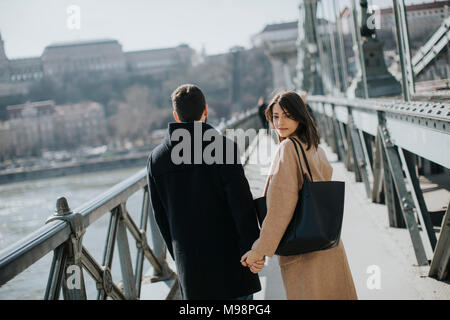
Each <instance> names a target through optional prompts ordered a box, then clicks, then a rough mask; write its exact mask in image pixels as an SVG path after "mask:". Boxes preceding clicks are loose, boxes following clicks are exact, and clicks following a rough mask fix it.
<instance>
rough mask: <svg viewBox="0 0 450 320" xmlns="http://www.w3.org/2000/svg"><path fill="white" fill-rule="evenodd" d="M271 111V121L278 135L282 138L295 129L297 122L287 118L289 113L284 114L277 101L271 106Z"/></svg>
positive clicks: (288, 135)
mask: <svg viewBox="0 0 450 320" xmlns="http://www.w3.org/2000/svg"><path fill="white" fill-rule="evenodd" d="M272 111H273V118H272V121H273V125H274V127H275V130H276V131H277V133H278V135H279V136H280V137H282V138H287V137H290V136H291V135H292V134H293V133H294V132H295V131H296V130H297V128H298V124H299V122H298V121H296V120H294V119H291V118H289V117H290V114H286V113H285V112H284V110H283V109H281V106H280V105H279V104H278V103H276V104H275V105H274V106H273V110H272Z"/></svg>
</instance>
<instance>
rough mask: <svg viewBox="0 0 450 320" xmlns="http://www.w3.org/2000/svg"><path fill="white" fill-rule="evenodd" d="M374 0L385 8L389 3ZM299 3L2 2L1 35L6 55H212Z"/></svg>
mask: <svg viewBox="0 0 450 320" xmlns="http://www.w3.org/2000/svg"><path fill="white" fill-rule="evenodd" d="M426 1H427V0H423V1H420V0H419V1H416V0H408V1H407V2H408V3H411V2H415V3H417V2H426ZM337 2H339V3H340V4H341V5H343V4H344V3H345V2H350V0H337ZM356 2H357V3H359V0H356ZM373 3H375V4H379V5H380V6H382V7H383V6H387V5H389V4H390V3H392V1H390V0H374V1H373ZM298 4H299V0H0V33H1V35H2V38H3V40H4V41H5V47H6V54H7V56H8V57H9V58H19V57H28V56H39V55H41V54H42V52H43V50H44V48H45V46H47V45H49V44H50V43H53V42H62V41H77V40H93V39H105V38H109V39H117V40H119V42H120V43H121V44H122V46H123V50H125V51H131V50H141V49H153V48H164V47H172V46H176V45H179V44H181V43H187V44H189V45H190V46H191V47H193V48H195V49H196V50H200V49H201V48H202V46H204V47H205V49H206V53H207V54H215V53H222V52H226V51H228V50H229V48H231V47H233V46H235V45H242V46H244V47H249V46H250V37H251V36H252V35H254V34H256V33H258V32H260V31H261V30H262V29H263V28H264V26H265V25H267V24H271V23H279V22H289V21H294V20H297V16H298V9H297V7H298ZM71 5H75V6H77V7H78V8H79V9H80V19H79V22H80V24H79V27H80V28H79V29H78V28H77V26H78V24H77V21H78V20H77V19H76V14H75V13H68V12H67V10H68V8H70V6H71ZM68 22H69V25H70V26H71V27H68V26H67V25H68Z"/></svg>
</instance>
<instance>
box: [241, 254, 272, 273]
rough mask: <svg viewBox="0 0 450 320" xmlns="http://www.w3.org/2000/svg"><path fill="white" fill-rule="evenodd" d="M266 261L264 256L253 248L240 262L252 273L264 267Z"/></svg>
mask: <svg viewBox="0 0 450 320" xmlns="http://www.w3.org/2000/svg"><path fill="white" fill-rule="evenodd" d="M265 262H266V259H265V256H263V255H261V254H259V253H258V252H256V251H254V250H250V251H248V252H247V253H246V254H244V255H243V256H242V258H241V264H242V265H243V266H244V267H249V268H250V271H251V272H253V273H258V272H260V271H261V270H262V269H263V268H264V263H265Z"/></svg>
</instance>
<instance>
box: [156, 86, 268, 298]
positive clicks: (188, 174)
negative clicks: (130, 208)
mask: <svg viewBox="0 0 450 320" xmlns="http://www.w3.org/2000/svg"><path fill="white" fill-rule="evenodd" d="M172 104H173V107H174V118H175V120H176V121H177V122H175V123H170V124H169V128H168V134H167V136H166V137H165V140H164V141H163V143H162V144H160V145H159V146H157V147H156V148H155V149H154V150H153V152H152V153H151V154H150V157H149V160H148V164H147V168H148V172H149V175H148V181H149V188H150V195H151V202H152V206H153V212H154V214H155V219H156V221H157V224H158V226H159V229H160V231H161V234H162V236H163V238H164V240H165V242H166V245H167V248H168V250H169V252H170V254H171V256H172V257H173V259H174V260H175V263H176V267H177V273H178V277H179V282H180V289H181V294H182V297H183V299H251V298H252V295H253V293H255V292H257V291H259V290H261V285H260V282H259V278H258V276H257V275H256V274H253V273H252V272H251V271H250V270H249V268H246V267H243V266H242V265H241V263H240V258H241V256H242V255H243V254H244V253H246V252H247V251H248V250H250V248H251V246H252V244H253V242H254V241H255V240H256V239H257V238H258V235H259V229H258V224H257V220H256V213H255V208H254V204H253V198H252V194H251V191H250V187H249V184H248V181H247V179H246V177H245V175H244V170H243V167H242V165H241V164H240V162H239V153H238V150H237V145H236V144H235V143H234V142H232V141H231V140H229V139H226V138H225V137H223V136H222V135H220V134H219V133H218V132H217V131H216V130H214V128H213V127H212V126H210V125H209V124H206V118H207V115H208V106H207V105H206V102H205V98H204V96H203V93H202V92H201V90H200V89H199V88H198V87H196V86H193V85H183V86H181V87H179V88H177V89H176V90H175V91H174V92H173V94H172ZM206 136H209V138H207V137H206ZM212 136H214V139H212V138H211V137H212ZM219 142H221V143H222V144H220V143H219ZM213 143H215V145H216V146H219V147H218V148H215V151H214V152H212V151H211V144H213ZM230 146H231V148H230ZM230 153H231V154H230ZM208 155H209V156H208ZM212 159H213V160H215V162H213V163H212V161H211V160H212ZM230 160H231V161H230Z"/></svg>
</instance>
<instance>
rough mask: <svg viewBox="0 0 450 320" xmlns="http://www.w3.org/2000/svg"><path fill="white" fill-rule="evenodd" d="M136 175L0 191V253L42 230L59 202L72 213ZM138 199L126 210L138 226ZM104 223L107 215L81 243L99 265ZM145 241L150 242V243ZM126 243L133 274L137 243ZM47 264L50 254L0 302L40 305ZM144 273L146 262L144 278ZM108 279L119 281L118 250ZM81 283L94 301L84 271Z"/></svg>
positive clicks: (9, 286) (1, 292)
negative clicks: (61, 199) (36, 301)
mask: <svg viewBox="0 0 450 320" xmlns="http://www.w3.org/2000/svg"><path fill="white" fill-rule="evenodd" d="M140 169H141V168H128V169H119V170H111V171H102V172H97V173H86V174H80V175H73V176H66V177H58V178H48V179H41V180H33V181H26V182H18V183H11V184H3V185H0V251H2V250H3V249H5V248H7V247H8V246H10V245H11V244H13V243H15V242H16V241H18V240H20V239H23V238H24V237H25V236H27V235H29V234H30V233H32V232H33V231H35V230H36V229H38V228H40V227H41V226H42V225H44V224H45V220H46V219H47V217H48V216H50V215H52V214H53V212H54V210H55V206H56V199H58V198H59V197H61V196H64V197H66V198H67V199H68V202H69V206H70V207H71V208H72V209H75V208H76V207H78V206H80V205H81V204H83V203H85V202H87V201H89V200H91V199H93V198H94V197H96V196H97V195H99V194H101V193H103V192H104V191H106V190H107V189H109V188H110V187H112V186H113V185H115V184H116V183H118V182H120V181H122V180H124V179H126V178H128V177H130V176H131V175H133V174H134V173H136V172H137V171H139V170H140ZM142 197H143V192H142V191H139V192H137V193H135V194H134V195H132V196H131V197H130V199H129V200H128V202H127V209H128V211H129V213H130V215H131V216H132V218H133V219H134V221H135V222H136V224H137V225H138V226H139V215H140V210H141V205H142ZM109 218H110V215H109V214H105V215H104V216H103V217H102V218H100V219H99V220H97V221H96V222H94V223H93V224H92V225H91V226H89V228H88V229H87V230H86V233H85V235H84V237H83V245H84V246H85V247H86V249H87V250H88V251H89V252H90V253H91V255H92V256H93V257H94V258H95V259H96V260H97V262H98V263H99V264H101V263H102V259H103V250H104V244H105V242H106V232H107V228H108V223H109ZM147 239H148V241H150V239H151V237H150V236H148V237H147ZM128 241H129V245H130V252H131V255H132V260H133V268H134V263H135V262H134V259H135V255H136V245H135V243H136V242H135V241H134V240H133V239H132V237H131V236H130V235H128ZM150 246H151V244H150ZM52 258H53V253H52V252H51V253H49V254H47V255H46V256H45V257H43V258H42V259H40V260H39V261H38V262H36V263H35V264H34V265H32V266H31V267H29V268H28V269H27V270H25V271H24V272H22V273H21V274H19V275H18V276H16V277H15V278H14V279H12V280H10V281H9V282H8V283H6V284H4V285H3V286H2V287H0V299H42V298H43V297H44V293H45V288H46V284H47V280H48V273H49V269H50V265H51V261H52ZM148 267H149V264H148V263H147V262H146V263H145V264H144V272H145V270H147V269H146V268H148ZM112 276H113V280H114V282H115V283H117V281H118V280H120V279H121V272H120V262H119V258H118V251H117V246H116V248H115V252H114V259H113V266H112ZM84 277H85V282H86V290H87V295H88V299H96V295H97V290H96V288H95V282H94V281H93V280H92V279H91V277H90V276H89V274H88V273H87V272H86V271H84ZM61 296H62V294H61Z"/></svg>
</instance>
